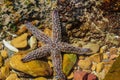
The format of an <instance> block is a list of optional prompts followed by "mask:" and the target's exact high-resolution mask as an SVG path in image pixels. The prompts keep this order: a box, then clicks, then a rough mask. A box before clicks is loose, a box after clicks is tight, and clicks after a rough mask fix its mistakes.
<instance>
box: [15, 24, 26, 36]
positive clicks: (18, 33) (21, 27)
mask: <svg viewBox="0 0 120 80" xmlns="http://www.w3.org/2000/svg"><path fill="white" fill-rule="evenodd" d="M26 30H27V28H26V26H25V25H24V24H22V25H20V28H19V30H18V31H17V33H16V34H17V35H20V34H22V33H24V32H25V31H26Z"/></svg>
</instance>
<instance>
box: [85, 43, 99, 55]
mask: <svg viewBox="0 0 120 80" xmlns="http://www.w3.org/2000/svg"><path fill="white" fill-rule="evenodd" d="M83 48H90V49H91V50H92V53H96V52H98V51H99V48H100V46H99V44H97V43H88V44H87V45H84V46H83Z"/></svg>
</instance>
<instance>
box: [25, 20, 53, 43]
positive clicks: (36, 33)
mask: <svg viewBox="0 0 120 80" xmlns="http://www.w3.org/2000/svg"><path fill="white" fill-rule="evenodd" d="M26 27H27V28H28V30H30V31H31V32H32V33H33V35H34V36H35V37H36V38H37V39H38V40H40V41H42V42H44V43H50V42H51V39H50V38H49V37H48V36H47V35H45V34H44V33H43V32H42V31H41V30H38V29H37V28H36V27H35V26H34V25H32V24H31V23H30V22H28V23H26Z"/></svg>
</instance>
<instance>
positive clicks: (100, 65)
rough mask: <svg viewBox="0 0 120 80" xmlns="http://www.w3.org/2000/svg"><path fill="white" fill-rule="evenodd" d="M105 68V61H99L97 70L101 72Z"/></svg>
mask: <svg viewBox="0 0 120 80" xmlns="http://www.w3.org/2000/svg"><path fill="white" fill-rule="evenodd" d="M103 68H104V63H103V62H101V63H98V64H97V67H96V72H98V73H99V72H101V71H102V70H103Z"/></svg>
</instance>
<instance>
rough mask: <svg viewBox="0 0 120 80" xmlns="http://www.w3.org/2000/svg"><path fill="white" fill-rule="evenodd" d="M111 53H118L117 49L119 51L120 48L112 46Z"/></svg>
mask: <svg viewBox="0 0 120 80" xmlns="http://www.w3.org/2000/svg"><path fill="white" fill-rule="evenodd" d="M109 51H110V54H111V55H112V54H117V51H118V49H117V48H115V47H113V48H110V50H109Z"/></svg>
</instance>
